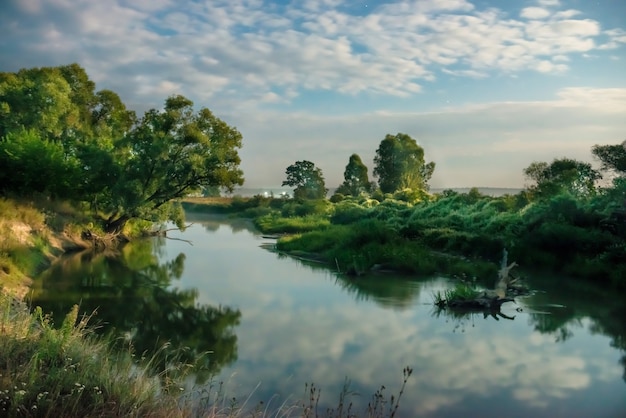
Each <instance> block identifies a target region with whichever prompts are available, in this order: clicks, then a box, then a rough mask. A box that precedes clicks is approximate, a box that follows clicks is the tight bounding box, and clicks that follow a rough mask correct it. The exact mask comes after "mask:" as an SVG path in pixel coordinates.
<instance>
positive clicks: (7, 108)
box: [0, 64, 243, 232]
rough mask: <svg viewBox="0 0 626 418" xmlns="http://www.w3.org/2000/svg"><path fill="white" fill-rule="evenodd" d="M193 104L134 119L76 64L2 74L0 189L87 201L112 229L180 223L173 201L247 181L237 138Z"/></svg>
mask: <svg viewBox="0 0 626 418" xmlns="http://www.w3.org/2000/svg"><path fill="white" fill-rule="evenodd" d="M192 107H193V103H192V102H191V101H190V100H188V99H186V98H184V97H182V96H172V97H170V98H168V99H167V100H166V102H165V109H164V110H163V111H157V110H154V109H152V110H150V111H148V112H146V114H145V115H144V116H143V117H142V118H141V120H139V121H137V118H136V116H135V114H134V112H132V111H128V110H127V109H126V107H125V105H124V104H123V103H122V101H121V100H120V98H119V96H118V95H117V94H115V93H114V92H112V91H110V90H102V91H99V92H95V84H94V83H93V82H92V81H91V80H90V79H89V77H88V76H87V74H86V72H85V70H84V69H82V68H81V67H80V66H79V65H77V64H71V65H67V66H62V67H53V68H33V69H25V70H20V71H19V72H17V73H0V116H1V117H0V138H1V139H0V163H1V164H0V166H1V167H2V169H0V184H2V186H0V187H1V189H0V191H1V192H3V193H5V194H7V193H13V194H21V195H27V194H29V193H33V192H39V193H45V194H47V195H48V196H51V197H58V198H63V199H73V200H76V201H86V202H89V203H90V204H91V207H92V209H93V210H94V211H96V212H106V213H107V214H108V215H109V219H108V221H107V228H108V229H109V230H110V231H113V232H119V231H121V230H122V229H123V227H124V225H125V223H126V222H127V221H128V220H130V219H134V218H139V219H144V220H148V221H152V222H160V221H165V220H170V221H173V222H175V223H176V224H177V225H179V226H181V225H182V219H183V217H182V211H181V209H180V205H178V204H176V203H174V204H172V201H174V200H176V199H180V198H182V197H184V196H185V195H187V194H188V193H189V192H192V191H199V190H201V189H202V188H204V189H205V190H210V189H213V188H216V187H217V188H222V187H223V188H226V189H228V190H232V188H233V187H234V186H235V185H241V184H242V183H243V178H242V172H241V171H240V170H239V169H238V166H239V163H240V159H239V155H238V153H237V149H238V148H240V147H241V134H240V133H239V132H238V131H237V130H236V129H235V128H232V127H230V126H228V125H227V124H226V123H225V122H223V121H222V120H220V119H218V118H217V117H215V116H214V115H213V114H212V113H211V112H210V111H209V110H208V109H206V108H203V109H200V111H198V112H197V113H194V111H193V109H192Z"/></svg>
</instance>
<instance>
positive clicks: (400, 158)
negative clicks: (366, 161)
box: [374, 133, 435, 193]
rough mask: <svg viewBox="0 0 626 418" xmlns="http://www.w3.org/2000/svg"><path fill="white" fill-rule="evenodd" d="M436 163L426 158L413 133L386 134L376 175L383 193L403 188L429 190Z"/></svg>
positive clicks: (376, 165) (375, 169)
mask: <svg viewBox="0 0 626 418" xmlns="http://www.w3.org/2000/svg"><path fill="white" fill-rule="evenodd" d="M434 170H435V163H434V162H430V163H426V162H425V161H424V149H423V148H422V147H421V146H419V145H418V144H417V142H416V141H415V140H414V139H413V138H411V137H410V136H409V135H406V134H402V133H398V134H396V135H389V134H387V135H386V136H385V139H383V140H382V141H381V143H380V145H379V147H378V149H377V150H376V156H375V157H374V175H375V176H377V177H378V184H379V186H380V189H381V191H382V192H383V193H393V192H395V191H397V190H402V189H414V190H428V180H430V178H431V177H432V175H433V172H434Z"/></svg>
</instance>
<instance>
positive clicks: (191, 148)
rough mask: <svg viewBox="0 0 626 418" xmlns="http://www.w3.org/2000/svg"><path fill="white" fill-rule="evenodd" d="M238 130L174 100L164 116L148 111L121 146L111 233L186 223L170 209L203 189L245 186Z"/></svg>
mask: <svg viewBox="0 0 626 418" xmlns="http://www.w3.org/2000/svg"><path fill="white" fill-rule="evenodd" d="M241 141H242V137H241V134H240V133H239V131H237V129H235V128H233V127H230V126H229V125H228V124H226V123H225V122H224V121H222V120H221V119H219V118H217V117H215V116H214V115H213V113H211V111H210V110H209V109H206V108H202V109H200V111H198V112H197V113H194V111H193V102H192V101H191V100H189V99H187V98H185V97H183V96H172V97H170V98H168V99H167V100H166V102H165V109H164V110H163V111H157V110H154V109H152V110H150V111H148V112H146V114H145V115H144V117H143V118H142V119H141V120H140V121H139V123H138V124H137V126H136V127H135V128H134V129H133V130H131V131H130V132H129V133H128V135H126V137H125V139H124V140H123V141H121V143H120V145H121V146H122V147H123V148H124V150H125V152H124V153H123V155H122V158H120V159H119V160H118V161H117V162H116V167H117V173H118V175H117V181H116V182H115V183H114V185H113V186H112V187H111V189H110V195H109V196H108V201H107V203H108V210H107V212H109V213H111V216H110V217H109V220H108V229H109V230H118V229H119V227H120V225H123V224H124V223H125V222H126V221H127V220H128V219H132V218H141V219H147V220H154V221H157V220H165V219H169V220H172V221H174V222H177V223H178V224H179V225H180V224H181V223H182V217H181V210H180V208H179V207H178V206H177V205H174V204H172V200H173V199H178V198H182V197H184V196H185V195H187V194H188V193H189V192H191V191H196V190H199V189H200V188H201V187H211V186H219V187H224V188H226V189H228V190H231V191H232V190H233V188H234V186H236V185H241V184H243V173H242V171H241V170H239V163H240V162H241V160H240V158H239V154H238V152H237V149H238V148H240V147H241Z"/></svg>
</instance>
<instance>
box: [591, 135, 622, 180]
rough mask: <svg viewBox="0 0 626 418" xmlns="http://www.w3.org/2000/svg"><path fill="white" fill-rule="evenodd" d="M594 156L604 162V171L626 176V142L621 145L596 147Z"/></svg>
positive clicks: (593, 150) (592, 150)
mask: <svg viewBox="0 0 626 418" xmlns="http://www.w3.org/2000/svg"><path fill="white" fill-rule="evenodd" d="M591 152H592V153H593V155H594V156H595V157H596V158H597V159H599V160H600V161H601V162H602V169H603V170H607V171H611V170H612V171H615V172H616V173H617V174H618V175H621V176H626V141H624V142H622V143H621V144H620V145H594V146H593V148H591Z"/></svg>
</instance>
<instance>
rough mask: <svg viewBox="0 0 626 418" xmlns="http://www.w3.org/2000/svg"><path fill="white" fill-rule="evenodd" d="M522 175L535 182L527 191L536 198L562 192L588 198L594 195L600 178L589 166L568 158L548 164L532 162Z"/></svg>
mask: <svg viewBox="0 0 626 418" xmlns="http://www.w3.org/2000/svg"><path fill="white" fill-rule="evenodd" d="M524 174H525V175H526V177H527V178H528V179H529V180H532V181H533V182H535V184H534V185H532V186H530V188H529V190H530V191H531V192H532V193H533V194H534V195H535V196H537V197H538V198H549V197H551V196H555V195H557V194H559V193H563V192H567V193H571V194H572V195H575V196H577V197H581V198H582V197H589V196H592V195H594V194H595V190H596V189H595V183H596V181H597V180H599V179H601V178H602V176H601V175H600V173H598V172H597V171H596V170H594V169H593V168H592V167H591V164H589V163H584V162H581V161H576V160H572V159H569V158H561V159H555V160H554V161H552V163H550V164H548V163H545V162H534V163H532V164H531V165H529V166H528V167H527V168H526V169H524Z"/></svg>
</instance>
